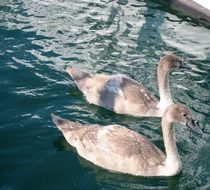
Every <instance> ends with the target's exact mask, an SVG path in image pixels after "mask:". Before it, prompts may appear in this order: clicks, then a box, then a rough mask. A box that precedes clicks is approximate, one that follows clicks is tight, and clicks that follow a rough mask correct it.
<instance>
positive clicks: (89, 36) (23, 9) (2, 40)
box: [0, 0, 210, 190]
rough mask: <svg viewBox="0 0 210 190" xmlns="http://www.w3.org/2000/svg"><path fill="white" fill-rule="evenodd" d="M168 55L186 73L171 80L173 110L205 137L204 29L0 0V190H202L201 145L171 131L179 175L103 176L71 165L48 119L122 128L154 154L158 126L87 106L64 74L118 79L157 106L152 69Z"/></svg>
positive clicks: (139, 10) (206, 148) (137, 9)
mask: <svg viewBox="0 0 210 190" xmlns="http://www.w3.org/2000/svg"><path fill="white" fill-rule="evenodd" d="M169 52H173V53H175V54H177V55H179V56H185V55H186V56H187V57H188V63H189V64H190V65H191V66H192V67H193V71H190V72H180V71H176V72H173V74H171V77H170V81H171V90H172V94H173V97H174V100H175V102H179V103H185V104H186V105H187V106H188V107H189V108H190V109H191V110H192V112H193V115H194V117H195V118H196V119H198V120H199V121H200V124H201V126H204V127H206V129H207V130H209V131H210V129H209V123H210V120H209V116H210V114H209V111H210V98H209V92H210V91H209V90H210V75H209V73H210V29H209V28H208V27H207V26H205V25H203V24H200V23H199V22H197V21H196V20H192V19H191V18H189V17H186V16H181V14H180V13H178V12H177V11H174V10H172V9H171V8H169V7H168V6H167V5H164V4H162V3H161V2H160V3H156V2H155V1H146V0H145V1H136V0H131V1H129V2H128V1H126V0H119V1H91V0H89V1H77V0H74V1H67V0H22V1H20V0H16V1H15V0H0V77H1V78H0V92H1V93H0V98H1V102H0V108H1V111H0V121H1V123H0V189H1V190H13V189H14V190H17V189H18V190H19V189H20V190H25V189H26V190H28V189H30V190H33V189H34V190H37V189H44V190H46V189H50V190H52V189H56V190H57V189H72V190H73V189H75V190H84V189H90V190H94V189H104V190H105V189H107V190H112V189H113V190H114V189H115V190H122V189H124V190H128V189H210V158H209V157H210V137H209V135H207V134H206V135H205V136H204V138H202V139H201V138H199V137H197V136H195V135H193V134H192V135H190V133H189V131H188V130H185V129H184V128H181V127H178V126H177V127H176V129H177V144H178V149H179V153H180V155H181V159H182V162H183V171H182V173H181V174H180V175H178V176H176V177H170V178H142V177H132V176H128V175H119V174H112V173H110V172H108V171H104V170H102V169H100V168H98V167H96V166H93V165H92V164H91V163H89V162H87V161H85V160H83V159H81V158H80V157H78V156H77V154H76V153H75V151H74V150H72V148H71V147H70V146H69V145H68V144H67V142H66V141H65V140H64V138H63V136H62V135H61V133H60V132H59V131H58V130H57V129H56V128H55V126H54V125H53V123H52V121H51V118H50V113H51V112H55V113H57V114H58V115H60V116H63V117H66V118H68V119H72V120H75V121H80V122H82V123H91V124H93V123H98V124H102V125H107V124H113V123H117V124H122V125H125V126H127V127H128V128H130V129H133V130H136V131H138V132H141V133H143V134H144V135H146V136H148V137H149V138H150V139H151V140H152V141H153V142H154V143H156V144H157V145H158V146H159V147H160V148H163V143H162V136H161V130H160V128H159V127H158V126H159V125H160V119H154V118H139V119H137V118H133V117H127V116H120V115H117V114H113V113H111V112H109V111H106V110H104V109H102V108H98V107H97V106H93V105H89V104H88V103H87V102H86V101H85V100H84V98H83V96H82V94H81V93H80V92H79V90H78V89H77V88H76V86H75V85H74V83H73V82H72V80H71V79H70V77H69V76H68V74H67V73H66V72H65V67H66V66H67V65H68V64H70V65H73V66H76V67H79V68H83V69H85V70H88V71H90V72H93V73H94V72H98V73H100V72H104V73H108V74H110V73H124V74H127V75H128V76H130V77H132V78H134V79H135V80H137V81H139V82H141V83H143V84H144V85H145V86H147V87H148V88H150V89H151V90H152V91H153V92H154V94H155V95H156V96H158V91H157V84H156V69H157V62H158V60H159V58H160V57H161V56H163V55H164V54H166V53H169Z"/></svg>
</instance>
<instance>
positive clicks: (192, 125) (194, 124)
mask: <svg viewBox="0 0 210 190" xmlns="http://www.w3.org/2000/svg"><path fill="white" fill-rule="evenodd" d="M186 125H187V126H188V127H189V128H190V129H192V130H193V131H194V132H196V133H198V134H199V135H202V134H203V131H202V130H201V129H200V127H199V125H198V122H197V121H195V120H193V119H189V120H188V121H187V124H186Z"/></svg>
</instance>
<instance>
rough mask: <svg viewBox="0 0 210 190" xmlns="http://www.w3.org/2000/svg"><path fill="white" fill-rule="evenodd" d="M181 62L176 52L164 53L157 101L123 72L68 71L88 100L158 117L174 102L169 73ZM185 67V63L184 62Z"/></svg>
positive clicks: (123, 112) (112, 107) (68, 69)
mask: <svg viewBox="0 0 210 190" xmlns="http://www.w3.org/2000/svg"><path fill="white" fill-rule="evenodd" d="M183 66H185V65H183V63H182V61H181V59H180V58H178V57H177V56H176V55H166V56H164V57H163V58H162V59H161V60H160V63H159V66H158V86H159V93H160V101H158V99H157V98H156V97H155V96H154V95H153V94H152V93H151V92H150V91H149V90H148V89H147V88H145V87H144V86H143V85H142V84H140V83H138V82H136V81H134V80H132V79H130V78H128V77H127V76H124V75H104V74H89V73H86V72H84V71H81V70H79V69H76V68H72V67H67V72H68V73H69V74H70V75H71V77H72V78H73V80H74V81H75V82H76V84H77V86H78V88H79V89H80V90H81V91H82V92H83V94H84V95H85V97H86V99H87V101H88V102H89V103H91V104H96V105H99V106H102V107H104V108H106V109H109V110H112V111H114V112H116V113H119V114H128V115H133V116H155V117H161V116H162V115H163V113H164V111H165V109H166V108H167V107H168V106H169V105H171V104H173V100H172V98H171V94H170V91H169V85H168V74H169V72H170V71H171V70H172V69H175V68H181V67H183ZM185 67H186V66H185Z"/></svg>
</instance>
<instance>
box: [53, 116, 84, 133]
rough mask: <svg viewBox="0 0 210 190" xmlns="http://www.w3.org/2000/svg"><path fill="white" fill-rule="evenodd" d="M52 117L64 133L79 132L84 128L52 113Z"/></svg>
mask: <svg viewBox="0 0 210 190" xmlns="http://www.w3.org/2000/svg"><path fill="white" fill-rule="evenodd" d="M51 117H52V120H53V123H54V124H55V125H56V127H57V128H58V129H59V130H60V131H62V132H63V133H65V132H69V131H74V130H78V129H79V128H81V127H82V125H81V124H80V123H78V122H73V121H70V120H67V119H63V118H61V117H59V116H57V115H55V114H54V113H51Z"/></svg>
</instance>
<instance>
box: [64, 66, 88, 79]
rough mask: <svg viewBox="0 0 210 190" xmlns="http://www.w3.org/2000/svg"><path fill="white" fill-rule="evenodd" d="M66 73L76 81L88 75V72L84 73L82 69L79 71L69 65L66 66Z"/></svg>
mask: <svg viewBox="0 0 210 190" xmlns="http://www.w3.org/2000/svg"><path fill="white" fill-rule="evenodd" d="M66 71H67V73H68V74H69V75H70V76H71V77H72V79H73V80H75V81H78V80H81V79H84V78H86V77H90V74H89V73H86V72H84V71H81V70H79V69H77V68H73V67H71V66H68V67H67V68H66Z"/></svg>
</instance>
